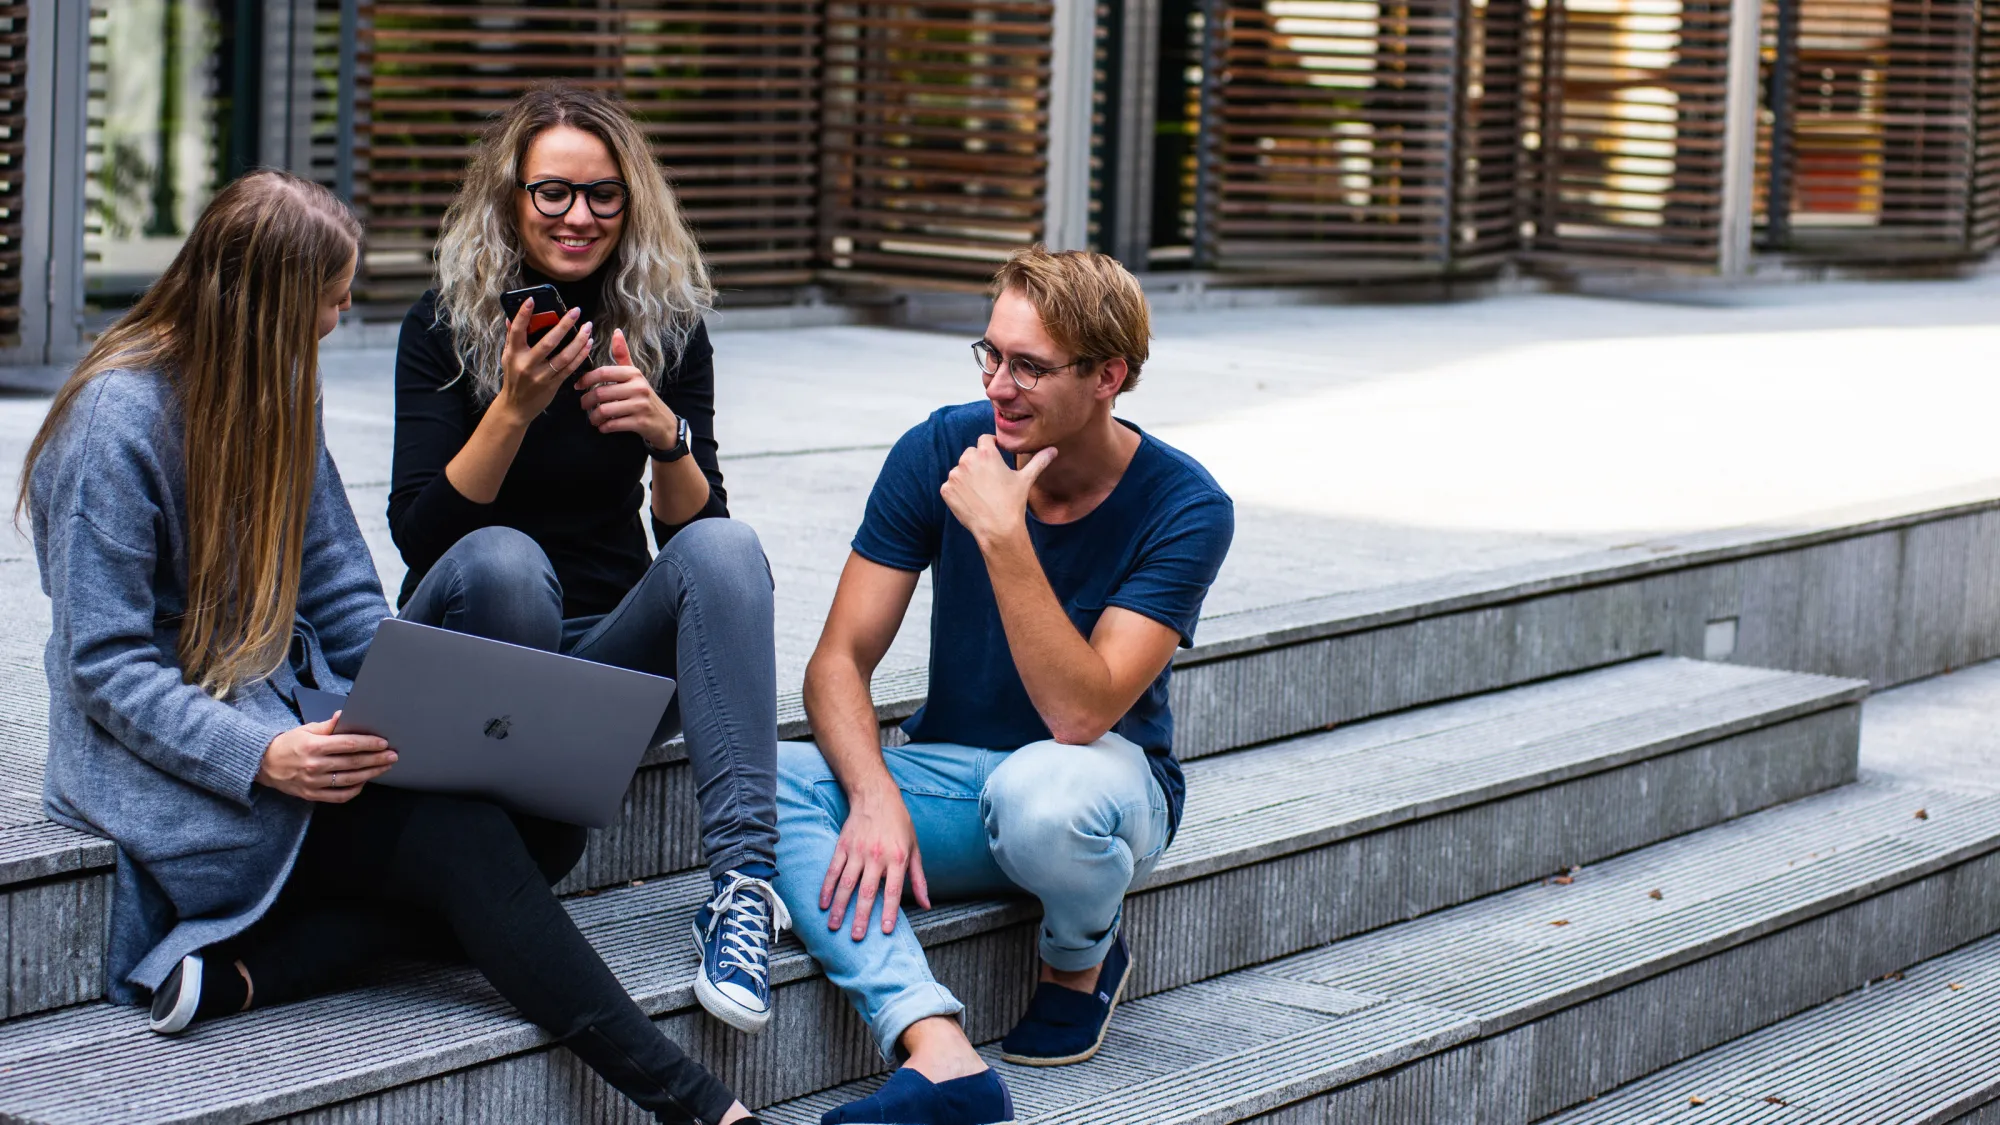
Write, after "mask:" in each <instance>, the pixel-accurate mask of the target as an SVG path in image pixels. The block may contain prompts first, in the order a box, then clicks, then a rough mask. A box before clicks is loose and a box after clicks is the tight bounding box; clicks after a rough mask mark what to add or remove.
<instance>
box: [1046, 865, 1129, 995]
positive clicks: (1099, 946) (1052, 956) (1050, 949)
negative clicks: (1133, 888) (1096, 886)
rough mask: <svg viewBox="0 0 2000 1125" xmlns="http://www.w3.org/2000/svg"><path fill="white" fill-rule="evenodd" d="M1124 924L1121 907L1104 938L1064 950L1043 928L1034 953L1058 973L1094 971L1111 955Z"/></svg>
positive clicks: (1123, 914) (1123, 909) (1122, 908)
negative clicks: (1119, 930) (1119, 929)
mask: <svg viewBox="0 0 2000 1125" xmlns="http://www.w3.org/2000/svg"><path fill="white" fill-rule="evenodd" d="M1134 881H1135V882H1136V881H1137V880H1134ZM1124 924H1125V908H1124V907H1122V906H1121V907H1119V909H1118V916H1117V917H1116V918H1113V919H1112V920H1111V928H1110V929H1108V930H1106V931H1104V936H1103V937H1101V938H1098V939H1097V940H1096V941H1094V942H1091V943H1090V944H1089V945H1087V946H1084V947H1083V948H1082V949H1064V948H1063V947H1061V946H1059V945H1056V944H1054V943H1053V942H1052V941H1051V940H1050V938H1049V932H1048V930H1047V929H1046V928H1045V929H1043V930H1042V934H1041V938H1040V940H1038V941H1037V942H1036V943H1035V946H1036V948H1035V951H1036V952H1037V953H1039V954H1041V958H1042V960H1043V962H1045V963H1046V964H1047V965H1048V967H1049V968H1051V969H1054V970H1055V971H1056V972H1059V973H1080V972H1082V971H1084V970H1085V969H1094V968H1096V967H1097V966H1099V965H1102V964H1103V963H1104V958H1105V957H1106V956H1108V955H1109V954H1110V953H1111V943H1112V942H1114V941H1117V940H1118V927H1120V926H1122V925H1124Z"/></svg>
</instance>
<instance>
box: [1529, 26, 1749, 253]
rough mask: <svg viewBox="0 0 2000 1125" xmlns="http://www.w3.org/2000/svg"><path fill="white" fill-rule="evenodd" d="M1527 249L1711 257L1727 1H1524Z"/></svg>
mask: <svg viewBox="0 0 2000 1125" xmlns="http://www.w3.org/2000/svg"><path fill="white" fill-rule="evenodd" d="M1528 16H1529V20H1528V35H1527V38H1526V42H1525V44H1524V46H1525V54H1526V57H1527V65H1526V67H1525V68H1524V75H1523V79H1524V80H1523V88H1524V92H1525V95H1526V97H1525V104H1526V107H1527V111H1526V133H1525V135H1524V143H1525V145H1526V147H1527V149H1528V150H1529V155H1528V157H1527V159H1526V161H1525V164H1524V169H1523V171H1524V180H1525V185H1526V192H1527V197H1528V204H1529V216H1530V219H1531V223H1532V225H1531V227H1530V230H1529V239H1530V242H1529V245H1530V246H1531V247H1533V248H1534V249H1536V250H1538V251H1544V252H1549V253H1553V254H1560V255H1592V256H1606V255H1609V256H1615V257H1618V258H1620V259H1624V260H1627V261H1634V262H1645V261H1654V262H1662V263H1685V264H1694V265H1712V264H1714V263H1715V262H1716V261H1717V260H1718V257H1719V254H1720V237H1721V220H1722V187H1721V180H1722V162H1723V130H1724V122H1723V117H1724V114H1723V104H1724V99H1725V93H1726V92H1725V85H1726V82H1727V75H1728V57H1727V55H1728V42H1727V41H1728V35H1729V3H1728V0H1530V3H1529V11H1528Z"/></svg>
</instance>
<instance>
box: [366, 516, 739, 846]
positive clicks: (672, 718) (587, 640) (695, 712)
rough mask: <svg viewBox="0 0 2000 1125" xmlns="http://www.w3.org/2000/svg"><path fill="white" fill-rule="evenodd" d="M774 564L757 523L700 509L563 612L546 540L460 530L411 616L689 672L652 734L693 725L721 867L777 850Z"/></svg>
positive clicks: (589, 656) (646, 668)
mask: <svg viewBox="0 0 2000 1125" xmlns="http://www.w3.org/2000/svg"><path fill="white" fill-rule="evenodd" d="M772 613H773V609H772V583H771V570H770V564H769V563H768V562H767V561H766V560H765V558H764V549H763V546H762V545H761V544H760V543H759V542H758V540H757V533H756V532H755V531H752V530H751V529H750V526H749V525H748V524H745V523H741V522H739V521H737V520H733V519H706V520H697V521H695V522H694V523H691V524H689V525H688V526H687V527H685V528H682V529H681V531H680V533H679V534H677V535H675V536H674V537H673V538H672V539H671V540H668V542H667V545H666V546H665V547H663V548H661V549H660V553H659V555H658V556H657V557H655V558H654V559H653V564H652V566H650V567H648V568H647V570H646V573H645V575H644V576H643V577H642V578H640V579H639V582H638V584H637V585H635V586H633V587H632V589H630V590H629V591H627V592H626V594H625V597H624V599H623V600H622V601H620V602H619V603H618V605H617V607H616V608H614V609H613V610H612V611H611V612H610V613H606V614H602V615H599V616H594V617H572V618H568V619H564V617H563V615H562V585H561V583H559V582H558V581H557V580H556V573H555V568H554V567H553V566H551V565H549V559H548V556H547V555H546V554H544V553H543V552H542V549H541V547H540V546H538V545H537V544H536V543H535V541H534V540H533V539H531V538H529V537H528V536H527V535H526V534H525V533H523V532H520V531H516V530H514V529H513V528H510V527H485V528H481V529H479V530H478V531H474V532H471V533H470V534H468V535H466V536H465V538H463V539H460V540H459V541H458V542H457V543H455V544H453V545H452V547H451V549H450V550H449V551H446V552H445V553H444V557H443V558H440V559H439V560H438V561H437V565H435V566H433V567H432V568H431V570H430V573H428V574H426V575H424V580H423V581H422V582H421V583H419V584H418V585H417V588H416V590H415V591H414V592H413V593H412V594H411V595H410V600H409V601H408V602H407V603H406V604H405V605H404V606H403V610H402V614H401V616H402V618H403V619H404V620H406V621H414V622H417V623H418V624H421V625H436V626H439V627H442V628H445V629H451V630H455V631H457V632H461V633H471V634H473V635H475V636H481V637H490V638H492V639H493V640H497V641H506V642H508V643H509V644H517V645H525V646H528V647H530V648H539V649H545V650H548V651H551V652H560V653H563V654H564V655H567V656H574V657H578V658H580V659H583V660H592V661H596V662H597V663H600V664H613V665H616V666H618V667H620V668H630V669H632V670H634V671H637V672H649V673H651V674H653V675H656V676H672V677H673V678H674V679H675V680H677V681H678V682H679V685H680V686H679V688H678V689H677V690H676V691H675V692H674V701H673V703H672V704H670V705H669V706H668V708H667V713H666V715H665V717H664V718H662V719H661V721H660V729H659V731H658V732H657V733H656V734H655V735H654V740H655V741H656V742H658V741H661V740H664V739H666V738H668V737H671V736H672V735H673V734H674V733H675V732H677V731H684V732H685V733H686V735H687V753H688V762H689V764H690V765H691V766H692V767H693V769H694V777H695V796H696V800H697V802H698V803H699V805H700V807H701V842H702V849H703V852H704V853H705V854H706V855H707V856H708V869H709V872H710V873H711V874H712V875H721V874H723V873H725V872H727V871H730V870H732V869H734V868H737V867H740V866H742V865H743V864H745V863H750V862H753V861H761V862H764V863H769V864H772V865H773V866H775V865H776V863H777V858H778V810H777V755H778V671H777V654H776V648H775V643H776V642H775V640H774V638H773V624H772Z"/></svg>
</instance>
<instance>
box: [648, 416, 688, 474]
mask: <svg viewBox="0 0 2000 1125" xmlns="http://www.w3.org/2000/svg"><path fill="white" fill-rule="evenodd" d="M693 440H694V431H692V430H690V429H689V428H688V420H687V419H686V418H683V419H681V424H680V428H679V429H678V430H676V431H675V432H674V444H673V447H672V448H671V449H654V448H653V447H652V445H651V444H650V443H643V444H645V445H646V452H647V453H648V454H650V455H651V456H652V458H653V460H655V461H658V462H660V463H661V464H663V465H671V464H673V463H674V462H675V461H678V460H680V459H681V458H683V457H686V456H687V455H688V450H690V449H692V448H693V446H692V445H691V444H690V443H691V442H692V441H693Z"/></svg>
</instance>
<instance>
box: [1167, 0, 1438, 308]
mask: <svg viewBox="0 0 2000 1125" xmlns="http://www.w3.org/2000/svg"><path fill="white" fill-rule="evenodd" d="M1457 7H1458V5H1457V3H1456V2H1455V0H1402V2H1378V0H1224V2H1223V3H1220V4H1217V5H1215V6H1214V8H1213V11H1214V12H1215V14H1216V19H1215V24H1216V26H1215V27H1214V29H1213V32H1212V33H1213V34H1214V35H1215V36H1216V39H1215V41H1214V44H1213V46H1212V49H1211V57H1213V58H1214V60H1215V65H1216V66H1217V68H1218V73H1217V74H1216V76H1215V77H1214V79H1213V81H1211V83H1210V84H1209V95H1208V99H1207V102H1206V105H1205V106H1204V110H1203V125H1204V127H1206V128H1207V129H1209V130H1210V135H1209V136H1207V137H1205V138H1204V143H1203V145H1202V146H1201V147H1202V152H1203V156H1202V161H1203V167H1202V169H1201V171H1202V174H1203V175H1204V176H1206V177H1207V178H1208V181H1209V182H1208V184H1207V186H1206V190H1205V192H1204V193H1203V195H1204V202H1205V204H1206V208H1205V214H1204V216H1203V218H1204V223H1203V226H1202V229H1201V231H1200V238H1201V240H1202V245H1201V246H1199V247H1198V248H1197V252H1198V253H1199V255H1200V257H1201V259H1202V260H1203V261H1205V262H1208V263H1210V264H1212V265H1213V266H1215V267H1216V268H1219V269H1225V270H1227V269H1272V268H1279V269H1282V268H1286V267H1290V268H1294V269H1307V270H1312V271H1314V272H1321V271H1325V270H1327V269H1329V268H1331V269H1333V270H1337V271H1340V272H1344V273H1350V274H1370V273H1400V272H1412V271H1431V270H1435V269H1438V268H1440V267H1441V266H1442V265H1443V264H1444V262H1445V260H1446V258H1447V257H1448V254H1449V248H1450V242H1451V238H1450V228H1451V226H1452V223H1451V197H1452V190H1451V189H1452V181H1453V173H1452V146H1453V134H1454V132H1455V126H1456V114H1455V108H1456V101H1457V99H1456V91H1455V85H1456V78H1457V72H1458V69H1459V58H1458V56H1459V46H1460V44H1459V19H1458V12H1457Z"/></svg>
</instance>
